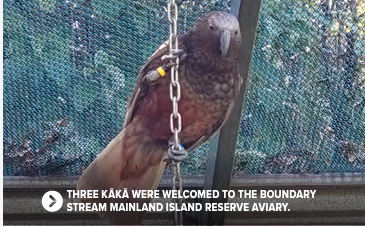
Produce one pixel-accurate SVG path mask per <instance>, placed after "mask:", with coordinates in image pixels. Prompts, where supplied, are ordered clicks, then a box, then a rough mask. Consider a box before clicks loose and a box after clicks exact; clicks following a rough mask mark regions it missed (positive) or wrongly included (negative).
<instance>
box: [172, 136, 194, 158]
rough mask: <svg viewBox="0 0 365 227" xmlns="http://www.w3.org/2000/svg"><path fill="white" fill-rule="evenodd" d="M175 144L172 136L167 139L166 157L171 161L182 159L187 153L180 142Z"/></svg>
mask: <svg viewBox="0 0 365 227" xmlns="http://www.w3.org/2000/svg"><path fill="white" fill-rule="evenodd" d="M176 144H177V143H175V139H174V136H172V137H171V139H170V141H169V149H168V159H169V160H171V161H172V162H173V163H176V162H182V161H184V160H185V159H186V158H187V157H188V154H189V153H188V151H187V150H185V148H184V147H183V146H182V145H181V144H180V143H178V146H176Z"/></svg>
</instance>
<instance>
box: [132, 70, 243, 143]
mask: <svg viewBox="0 0 365 227" xmlns="http://www.w3.org/2000/svg"><path fill="white" fill-rule="evenodd" d="M180 69H181V70H182V71H181V72H183V73H180V78H179V79H180V81H179V82H180V87H181V99H180V101H179V103H178V110H179V113H180V115H181V119H182V131H181V132H180V134H179V138H180V142H181V143H182V144H183V145H184V146H185V148H188V147H189V146H190V145H192V144H193V143H194V142H195V141H197V140H199V139H200V138H201V137H202V136H207V137H209V136H210V135H211V134H212V133H213V132H214V131H215V130H216V129H218V128H219V127H220V125H221V124H222V123H223V120H224V118H225V117H226V114H227V110H228V108H229V106H230V104H232V103H233V102H234V99H235V96H236V93H237V92H236V90H237V89H236V86H238V84H239V82H238V81H237V80H238V77H235V76H234V75H235V74H234V73H225V74H224V75H222V76H213V75H212V74H211V73H210V74H209V73H199V74H195V71H194V70H192V71H188V70H184V67H181V68H180ZM169 89H170V79H169V75H168V74H167V75H166V76H165V77H163V78H159V79H158V81H157V84H155V85H152V86H150V87H149V89H148V92H147V94H146V96H145V97H144V98H143V100H141V102H140V104H139V107H138V108H139V109H138V111H137V113H136V116H135V117H136V119H138V121H140V122H141V123H142V125H143V128H144V134H145V135H146V136H148V138H149V139H152V140H155V141H156V140H162V141H167V140H169V139H170V137H171V136H172V133H171V130H170V115H171V113H172V103H171V100H170V90H169ZM176 127H177V125H176ZM166 144H167V142H166ZM186 146H187V147H186Z"/></svg>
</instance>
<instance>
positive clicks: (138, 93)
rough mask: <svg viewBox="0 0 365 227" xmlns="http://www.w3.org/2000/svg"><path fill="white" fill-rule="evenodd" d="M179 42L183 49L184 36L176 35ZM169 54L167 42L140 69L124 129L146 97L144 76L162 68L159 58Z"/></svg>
mask: <svg viewBox="0 0 365 227" xmlns="http://www.w3.org/2000/svg"><path fill="white" fill-rule="evenodd" d="M178 40H179V49H183V48H184V46H185V45H184V40H185V35H178ZM168 54H169V45H168V41H166V42H164V43H163V44H162V45H161V46H160V47H159V48H158V49H157V51H156V52H155V53H154V54H152V56H151V57H150V58H149V59H148V60H147V62H146V63H145V64H144V66H143V67H142V69H141V71H140V73H139V75H138V77H137V83H136V86H135V88H134V91H133V93H132V95H131V98H130V100H129V102H128V106H127V111H126V116H125V123H124V127H126V126H127V125H128V124H129V123H130V122H131V121H132V119H133V117H134V114H135V112H136V110H137V109H138V104H139V102H140V101H141V100H143V98H144V97H145V96H146V94H147V92H148V88H149V86H150V83H149V82H148V81H147V80H146V75H147V73H148V72H150V71H151V70H156V69H157V68H158V67H160V66H162V65H163V64H164V63H163V62H162V60H161V58H162V56H164V55H168ZM166 74H167V75H166V76H168V74H169V73H168V72H166Z"/></svg>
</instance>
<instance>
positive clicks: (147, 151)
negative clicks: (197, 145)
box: [77, 125, 166, 225]
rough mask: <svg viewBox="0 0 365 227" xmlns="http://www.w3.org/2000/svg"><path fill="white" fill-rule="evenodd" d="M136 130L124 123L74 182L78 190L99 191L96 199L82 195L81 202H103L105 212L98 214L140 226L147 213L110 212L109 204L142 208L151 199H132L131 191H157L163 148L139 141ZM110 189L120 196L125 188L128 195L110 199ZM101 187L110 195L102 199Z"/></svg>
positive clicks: (117, 221) (114, 222) (162, 163)
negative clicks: (124, 126) (117, 192)
mask: <svg viewBox="0 0 365 227" xmlns="http://www.w3.org/2000/svg"><path fill="white" fill-rule="evenodd" d="M128 127H129V128H128ZM131 132H132V133H131ZM136 132H137V130H135V128H132V126H130V125H129V126H127V128H126V129H124V130H123V131H122V132H121V133H120V134H119V135H118V136H117V137H116V138H114V139H113V140H112V141H111V142H110V143H109V145H108V146H107V147H106V148H105V149H104V150H103V151H102V152H101V153H100V154H99V155H98V156H97V157H96V159H95V160H94V161H93V162H92V163H91V164H90V166H89V167H87V168H86V169H85V170H84V172H83V173H82V175H81V177H80V178H79V181H78V183H77V190H98V198H83V199H81V201H82V202H83V203H106V206H107V207H106V208H107V211H99V212H98V213H99V216H100V217H101V218H102V219H104V220H108V221H109V222H110V223H111V224H113V225H139V224H140V223H141V222H142V221H143V219H144V217H145V215H146V212H144V211H110V204H111V203H113V204H116V203H118V204H117V207H118V209H119V206H120V204H121V203H124V204H126V203H134V204H136V206H137V204H138V207H139V208H140V209H142V206H143V204H144V203H150V202H151V200H152V199H150V198H133V195H132V190H156V189H157V186H158V185H159V182H160V179H161V175H162V172H163V170H164V168H165V165H166V162H164V161H162V159H163V155H164V154H165V152H164V151H163V149H162V148H158V147H156V146H153V145H151V144H150V146H149V145H148V144H149V143H143V142H141V140H140V138H141V134H139V133H136ZM142 137H143V136H142ZM132 141H135V142H133V143H132ZM156 157H157V158H156ZM152 159H153V160H154V161H153V162H151V160H152ZM112 189H113V191H114V192H115V190H122V191H121V193H120V195H121V196H123V192H124V190H127V191H128V194H129V196H128V197H129V198H110V196H109V190H112ZM102 190H108V191H107V193H106V194H107V195H108V197H109V198H102Z"/></svg>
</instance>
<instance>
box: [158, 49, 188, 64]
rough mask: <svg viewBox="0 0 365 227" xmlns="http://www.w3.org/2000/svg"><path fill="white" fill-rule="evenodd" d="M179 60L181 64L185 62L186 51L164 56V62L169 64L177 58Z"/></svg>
mask: <svg viewBox="0 0 365 227" xmlns="http://www.w3.org/2000/svg"><path fill="white" fill-rule="evenodd" d="M177 57H178V58H179V59H180V62H182V61H184V60H185V58H186V51H185V50H182V49H180V50H177V51H176V52H174V53H172V54H171V55H164V56H162V61H164V62H167V61H170V60H173V59H175V58H177Z"/></svg>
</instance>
